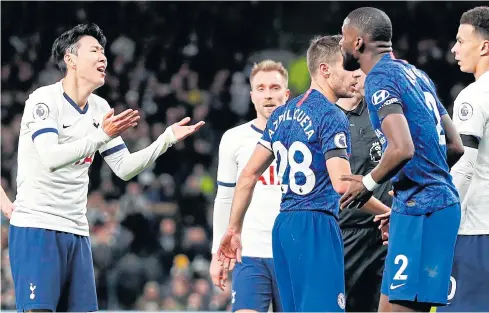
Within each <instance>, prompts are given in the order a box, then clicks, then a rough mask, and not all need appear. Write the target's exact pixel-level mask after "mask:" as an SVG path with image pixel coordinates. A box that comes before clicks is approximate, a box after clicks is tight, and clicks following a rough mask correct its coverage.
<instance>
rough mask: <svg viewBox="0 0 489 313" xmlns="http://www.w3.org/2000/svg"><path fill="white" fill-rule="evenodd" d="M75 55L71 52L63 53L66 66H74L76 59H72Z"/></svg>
mask: <svg viewBox="0 0 489 313" xmlns="http://www.w3.org/2000/svg"><path fill="white" fill-rule="evenodd" d="M75 57H76V56H75V55H73V54H71V53H67V54H65V57H64V61H65V63H66V67H71V68H75V67H76V61H75V60H74V58H75Z"/></svg>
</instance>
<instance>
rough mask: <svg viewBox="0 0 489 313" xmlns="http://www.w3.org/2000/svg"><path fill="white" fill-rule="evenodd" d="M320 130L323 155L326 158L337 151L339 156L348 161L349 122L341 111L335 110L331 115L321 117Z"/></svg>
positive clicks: (349, 150) (349, 142) (349, 147)
mask: <svg viewBox="0 0 489 313" xmlns="http://www.w3.org/2000/svg"><path fill="white" fill-rule="evenodd" d="M323 119H326V121H324V120H323V123H321V125H322V128H321V129H320V142H321V149H322V152H323V154H324V155H325V156H326V155H328V154H331V152H332V151H338V152H340V153H339V154H336V155H335V156H340V157H344V158H346V159H348V156H349V155H350V154H351V137H350V128H349V122H348V118H347V117H346V115H345V114H344V113H343V112H342V111H341V110H339V109H338V110H335V111H334V113H333V114H331V115H326V116H323Z"/></svg>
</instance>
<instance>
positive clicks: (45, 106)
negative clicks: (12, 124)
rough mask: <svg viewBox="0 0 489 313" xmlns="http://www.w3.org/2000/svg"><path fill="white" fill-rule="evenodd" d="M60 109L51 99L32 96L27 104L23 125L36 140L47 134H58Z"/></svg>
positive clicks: (38, 95) (38, 94) (39, 95)
mask: <svg viewBox="0 0 489 313" xmlns="http://www.w3.org/2000/svg"><path fill="white" fill-rule="evenodd" d="M58 116H59V112H58V108H57V106H56V104H55V103H54V101H53V100H52V99H50V97H47V96H44V97H43V96H42V94H41V93H37V94H34V93H33V94H31V95H30V96H29V98H28V99H27V100H26V102H25V108H24V115H23V117H22V119H23V123H24V124H25V125H26V128H27V130H28V131H29V132H30V134H31V136H32V140H34V139H35V138H36V137H37V136H40V135H42V134H45V133H55V134H58Z"/></svg>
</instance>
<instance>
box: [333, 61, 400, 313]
mask: <svg viewBox="0 0 489 313" xmlns="http://www.w3.org/2000/svg"><path fill="white" fill-rule="evenodd" d="M359 72H361V70H359ZM364 83H365V74H363V72H361V77H360V79H359V82H358V85H357V86H358V87H357V90H358V91H357V96H356V97H354V98H342V99H339V100H338V103H337V105H338V107H340V108H341V109H342V110H343V112H345V114H346V116H347V117H348V120H349V121H350V133H351V156H350V164H351V170H352V174H354V175H366V174H368V173H369V172H370V171H372V169H373V168H374V167H375V166H376V165H377V163H379V161H380V158H381V157H382V146H381V144H380V142H379V141H378V139H377V136H376V135H375V133H374V131H373V129H372V126H371V124H370V118H369V113H368V109H367V104H366V103H365V100H364V89H363V87H364ZM389 190H391V183H390V181H387V182H385V183H384V184H382V185H381V186H380V187H379V188H377V189H376V190H375V192H374V196H375V197H376V198H377V199H379V200H380V201H381V202H382V203H384V204H385V205H387V206H388V207H390V206H391V204H392V200H391V196H389V195H388V192H389ZM339 224H340V228H341V231H342V233H343V241H344V251H345V291H346V308H345V311H346V312H377V308H378V305H379V297H380V286H381V284H382V272H383V270H384V261H385V257H386V255H387V246H384V245H382V238H381V232H380V230H379V229H378V228H377V227H378V224H377V223H374V222H373V216H372V215H371V214H368V213H364V212H361V211H359V210H355V209H351V210H349V209H345V210H342V212H341V213H340V222H339Z"/></svg>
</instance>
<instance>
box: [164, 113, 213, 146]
mask: <svg viewBox="0 0 489 313" xmlns="http://www.w3.org/2000/svg"><path fill="white" fill-rule="evenodd" d="M188 122H190V117H186V118H184V119H182V120H181V121H180V122H177V123H175V124H173V125H172V126H171V130H172V131H173V134H174V135H175V137H176V138H177V140H178V141H180V140H183V139H185V138H187V137H188V136H190V135H192V134H194V133H195V132H197V131H198V130H199V129H200V128H201V127H202V126H204V124H205V122H204V121H200V122H198V123H197V124H194V125H187V124H188Z"/></svg>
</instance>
